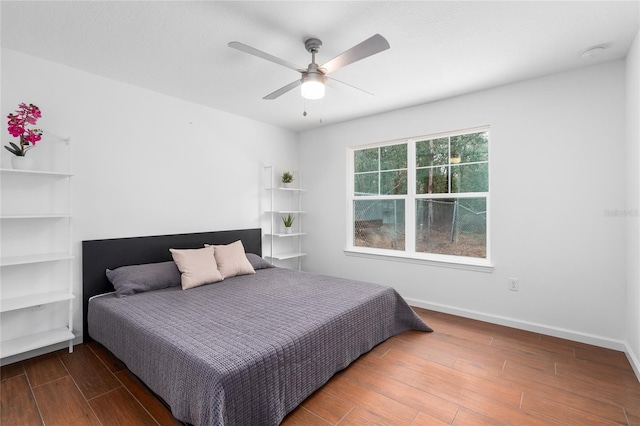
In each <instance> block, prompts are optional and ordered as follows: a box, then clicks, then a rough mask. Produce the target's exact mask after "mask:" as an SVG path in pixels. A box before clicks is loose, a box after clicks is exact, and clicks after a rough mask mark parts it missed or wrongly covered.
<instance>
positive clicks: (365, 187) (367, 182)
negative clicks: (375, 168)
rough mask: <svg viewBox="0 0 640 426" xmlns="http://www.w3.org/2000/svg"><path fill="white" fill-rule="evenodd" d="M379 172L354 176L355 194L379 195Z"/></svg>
mask: <svg viewBox="0 0 640 426" xmlns="http://www.w3.org/2000/svg"><path fill="white" fill-rule="evenodd" d="M378 194H379V191H378V173H377V172H376V173H360V174H357V175H355V176H354V195H356V196H358V195H378Z"/></svg>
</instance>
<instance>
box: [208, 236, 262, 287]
mask: <svg viewBox="0 0 640 426" xmlns="http://www.w3.org/2000/svg"><path fill="white" fill-rule="evenodd" d="M208 247H211V246H208ZM213 248H214V249H215V257H216V262H217V264H218V271H220V274H221V275H222V278H230V277H235V276H236V275H248V274H255V273H256V271H255V270H254V269H253V266H251V262H249V259H247V255H246V254H245V252H244V245H243V244H242V241H240V240H238V241H236V242H234V243H231V244H227V245H224V246H213Z"/></svg>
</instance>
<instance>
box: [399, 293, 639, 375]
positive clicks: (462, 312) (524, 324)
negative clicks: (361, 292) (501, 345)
mask: <svg viewBox="0 0 640 426" xmlns="http://www.w3.org/2000/svg"><path fill="white" fill-rule="evenodd" d="M405 300H406V301H407V303H409V305H412V306H417V307H419V308H424V309H430V310H432V311H437V312H443V313H447V314H452V315H457V316H460V317H465V318H471V319H475V320H479V321H485V322H490V323H492V324H499V325H504V326H507V327H513V328H517V329H520V330H526V331H532V332H534V333H540V334H545V335H548V336H553V337H559V338H561V339H567V340H573V341H575V342H581V343H586V344H589V345H594V346H600V347H603V348H607V349H614V350H616V351H621V352H624V353H626V354H627V357H628V358H629V357H630V348H629V346H628V345H627V344H626V342H624V341H622V340H615V339H610V338H607V337H602V336H597V335H595V334H589V333H582V332H578V331H574V330H568V329H564V328H560V327H553V326H548V325H544V324H538V323H534V322H529V321H522V320H519V319H515V318H508V317H503V316H500V315H493V314H487V313H484V312H478V311H472V310H468V309H461V308H456V307H455V306H449V305H443V304H440V303H431V302H426V301H424V300H418V299H408V298H406V299H405ZM635 361H637V360H635ZM630 362H631V361H630ZM631 364H632V366H633V368H634V370H635V371H636V375H638V366H639V365H640V364H637V362H636V364H635V365H634V364H633V362H632V363H631ZM638 377H639V379H640V375H638Z"/></svg>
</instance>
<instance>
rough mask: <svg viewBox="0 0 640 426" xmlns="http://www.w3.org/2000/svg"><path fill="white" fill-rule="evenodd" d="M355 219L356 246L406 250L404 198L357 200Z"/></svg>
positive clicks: (354, 204)
mask: <svg viewBox="0 0 640 426" xmlns="http://www.w3.org/2000/svg"><path fill="white" fill-rule="evenodd" d="M353 221H354V223H353V230H354V237H353V242H354V245H355V246H359V247H373V248H381V249H391V250H404V200H355V201H354V202H353Z"/></svg>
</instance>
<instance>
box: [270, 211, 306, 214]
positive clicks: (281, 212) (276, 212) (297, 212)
mask: <svg viewBox="0 0 640 426" xmlns="http://www.w3.org/2000/svg"><path fill="white" fill-rule="evenodd" d="M267 213H273V214H302V213H306V211H305V210H278V211H269V212H267Z"/></svg>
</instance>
